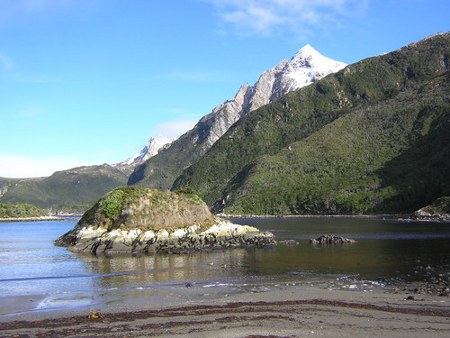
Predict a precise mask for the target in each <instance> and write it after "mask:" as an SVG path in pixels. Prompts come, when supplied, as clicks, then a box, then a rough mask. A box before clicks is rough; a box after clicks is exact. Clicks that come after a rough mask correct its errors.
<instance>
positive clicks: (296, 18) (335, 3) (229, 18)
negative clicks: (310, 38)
mask: <svg viewBox="0 0 450 338" xmlns="http://www.w3.org/2000/svg"><path fill="white" fill-rule="evenodd" d="M204 1H206V2H209V3H212V4H213V5H214V7H215V9H216V11H217V13H218V16H219V17H220V18H221V19H222V21H223V22H224V23H225V24H228V25H229V24H231V26H232V27H233V28H234V29H236V30H237V31H238V32H239V33H240V34H261V35H272V34H276V33H278V32H286V31H289V32H291V33H292V34H295V35H297V36H298V35H307V34H309V32H311V31H312V30H314V29H317V28H319V27H320V28H323V27H329V28H331V29H334V28H335V27H337V26H339V25H340V24H341V22H342V21H343V20H344V19H345V18H346V17H348V16H351V15H355V14H356V13H359V12H360V11H361V10H362V9H363V8H365V5H366V3H367V2H368V1H369V0H204ZM223 29H224V28H223V27H222V29H221V31H223Z"/></svg>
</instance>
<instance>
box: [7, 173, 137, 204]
mask: <svg viewBox="0 0 450 338" xmlns="http://www.w3.org/2000/svg"><path fill="white" fill-rule="evenodd" d="M127 179H128V177H127V175H126V174H124V173H123V172H122V171H121V170H119V169H117V168H114V167H111V166H109V165H107V164H104V165H98V166H88V167H79V168H73V169H69V170H63V171H57V172H55V173H54V174H53V175H51V176H49V177H43V178H31V179H14V180H8V179H4V181H3V182H5V184H4V185H3V189H2V194H1V195H0V202H26V203H31V204H34V205H37V206H40V207H41V208H45V209H54V210H57V211H69V212H84V211H85V210H86V209H87V208H89V207H90V206H91V205H92V204H93V203H95V201H97V200H98V199H99V198H100V197H101V196H102V195H104V194H105V193H106V192H108V191H110V190H112V189H114V188H116V187H118V186H121V185H125V184H126V182H127ZM0 185H1V180H0Z"/></svg>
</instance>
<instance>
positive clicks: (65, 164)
mask: <svg viewBox="0 0 450 338" xmlns="http://www.w3.org/2000/svg"><path fill="white" fill-rule="evenodd" d="M449 13H450V1H448V0H397V1H394V0H386V1H381V0H359V1H354V0H316V1H314V0H165V1H156V0H154V1H152V0H148V1H147V0H133V1H124V0H0V126H1V127H0V176H2V177H33V176H45V175H50V174H51V173H52V172H53V171H55V170H61V169H68V168H71V167H75V166H78V165H90V164H101V163H105V162H106V163H115V162H119V161H122V160H125V159H126V158H128V157H130V156H132V155H134V154H135V153H136V152H138V151H139V150H140V149H141V148H142V147H143V146H144V145H145V144H146V142H147V140H148V139H149V137H150V136H157V135H164V136H169V137H175V136H179V135H180V134H181V133H182V132H184V131H186V130H188V129H190V128H191V127H192V126H193V125H194V123H195V122H196V121H197V120H198V119H199V118H200V117H202V116H203V115H205V114H208V113H209V112H210V111H211V109H212V108H214V107H215V106H216V105H218V104H220V103H222V102H223V101H225V100H227V99H231V98H233V97H234V94H235V93H236V91H237V90H238V88H239V86H240V85H241V84H243V83H245V82H247V83H250V84H253V83H254V82H255V81H256V80H257V78H258V75H259V74H260V73H261V72H263V71H264V70H266V69H268V68H271V67H273V66H275V65H276V64H277V63H278V62H279V61H281V60H282V59H284V58H290V57H291V56H292V55H293V54H295V52H296V51H297V50H298V49H300V48H301V47H302V46H303V45H305V44H307V43H309V44H311V45H312V46H313V47H314V48H315V49H317V50H318V51H319V52H321V53H322V54H324V55H325V56H328V57H330V58H333V59H336V60H339V61H343V62H347V63H352V62H356V61H358V60H360V59H363V58H366V57H370V56H374V55H379V54H381V53H385V52H390V51H392V50H395V49H398V48H400V47H402V46H404V45H406V44H408V43H411V42H414V41H417V40H420V39H422V38H425V37H427V36H429V35H431V34H434V33H437V32H447V31H449V30H450V20H449V19H448V15H449Z"/></svg>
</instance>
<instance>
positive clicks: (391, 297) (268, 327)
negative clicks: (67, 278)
mask: <svg viewBox="0 0 450 338" xmlns="http://www.w3.org/2000/svg"><path fill="white" fill-rule="evenodd" d="M144 301H145V300H142V299H141V300H129V301H128V302H121V303H120V305H118V304H113V303H110V304H107V303H105V304H97V305H96V309H95V310H96V311H100V312H101V314H102V315H103V318H101V319H89V318H87V316H88V314H89V313H90V310H89V309H88V308H85V309H78V310H72V311H49V312H43V313H35V314H28V315H27V316H22V317H21V316H15V317H10V318H8V317H5V316H3V317H2V322H1V323H0V336H2V337H155V336H157V337H177V336H179V337H183V336H189V337H407V336H409V337H448V336H449V334H450V300H449V298H448V297H439V296H436V295H423V294H415V295H409V294H408V293H402V292H399V293H392V292H387V291H383V290H376V291H375V290H374V292H362V291H348V290H347V291H343V290H327V289H322V288H316V287H300V286H299V287H295V288H289V289H285V290H272V291H267V292H261V293H244V294H235V295H230V296H228V297H222V298H220V299H213V300H211V299H209V300H189V299H184V300H181V299H178V302H177V298H176V297H174V298H172V299H167V303H166V305H163V304H161V303H159V304H147V305H143V303H145V302H144ZM11 303H13V302H11ZM5 305H7V304H5ZM10 305H11V304H10ZM91 310H94V309H93V308H91Z"/></svg>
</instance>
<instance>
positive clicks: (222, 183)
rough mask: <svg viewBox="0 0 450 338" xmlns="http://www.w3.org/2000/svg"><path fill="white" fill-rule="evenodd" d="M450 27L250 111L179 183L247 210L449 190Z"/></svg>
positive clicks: (418, 201) (402, 201)
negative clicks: (444, 32) (447, 30)
mask: <svg viewBox="0 0 450 338" xmlns="http://www.w3.org/2000/svg"><path fill="white" fill-rule="evenodd" d="M449 93H450V34H449V33H446V34H438V35H435V36H432V37H430V38H427V39H425V40H422V41H420V42H417V43H413V44H410V45H408V46H406V47H404V48H401V49H399V50H397V51H394V52H392V53H388V54H385V55H381V56H377V57H373V58H369V59H365V60H362V61H360V62H357V63H355V64H352V65H350V66H348V67H346V68H345V69H343V70H341V71H339V72H337V73H335V74H333V75H330V76H327V77H325V78H323V79H321V80H319V81H316V82H315V83H314V84H312V85H311V86H308V87H305V88H302V89H298V90H295V91H293V92H291V93H289V94H287V95H286V96H284V97H282V98H281V99H279V100H278V101H277V102H274V103H271V104H269V105H266V106H263V107H261V108H259V109H258V110H256V111H254V112H252V114H248V115H246V116H244V117H242V118H241V119H240V120H239V121H238V122H236V123H235V124H234V125H233V126H232V127H231V128H230V129H229V130H228V131H227V132H226V133H225V134H224V135H223V136H222V137H221V138H220V140H218V141H217V142H216V143H215V144H214V146H213V147H212V148H211V149H210V150H209V151H208V152H207V153H206V154H205V155H204V156H203V157H202V158H201V159H199V160H198V161H197V162H196V163H194V164H192V165H191V166H190V167H188V168H186V169H185V170H184V171H183V173H182V175H181V176H180V177H179V178H178V179H177V180H176V182H175V183H174V186H173V189H179V188H181V187H185V188H186V187H189V188H191V189H193V191H195V192H196V193H198V194H199V195H200V196H201V197H202V198H204V199H205V201H206V202H207V203H208V204H209V205H210V207H212V208H213V209H214V211H219V212H220V211H222V212H228V213H244V214H286V213H288V214H339V213H341V214H342V213H356V214H358V213H373V212H394V213H399V212H411V211H414V210H417V209H419V208H421V207H423V206H425V205H428V204H430V203H432V202H433V201H434V200H436V199H437V198H439V197H443V196H450V176H449V175H448V173H449V172H450V133H449V130H450V96H449Z"/></svg>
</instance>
